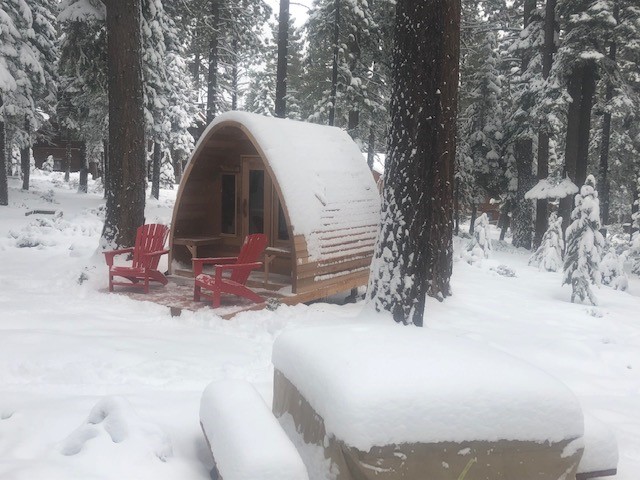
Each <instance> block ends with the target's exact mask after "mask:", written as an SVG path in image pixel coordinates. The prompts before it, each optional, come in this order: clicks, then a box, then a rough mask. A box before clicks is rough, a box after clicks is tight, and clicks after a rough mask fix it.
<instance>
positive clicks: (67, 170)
mask: <svg viewBox="0 0 640 480" xmlns="http://www.w3.org/2000/svg"><path fill="white" fill-rule="evenodd" d="M70 179H71V135H67V147H66V148H65V150H64V181H65V182H67V183H69V180H70Z"/></svg>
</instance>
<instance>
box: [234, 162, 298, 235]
mask: <svg viewBox="0 0 640 480" xmlns="http://www.w3.org/2000/svg"><path fill="white" fill-rule="evenodd" d="M241 205H242V233H243V235H242V237H243V238H244V236H246V235H250V234H252V233H264V234H266V235H267V237H268V238H269V245H282V246H284V245H287V244H288V240H289V232H288V228H287V222H286V218H285V216H284V212H283V211H282V205H281V204H280V200H279V198H278V193H277V191H276V189H275V187H274V185H273V182H272V181H271V178H270V177H269V174H268V172H267V171H266V170H265V168H264V164H263V163H262V161H261V159H260V157H248V156H243V157H242V199H241Z"/></svg>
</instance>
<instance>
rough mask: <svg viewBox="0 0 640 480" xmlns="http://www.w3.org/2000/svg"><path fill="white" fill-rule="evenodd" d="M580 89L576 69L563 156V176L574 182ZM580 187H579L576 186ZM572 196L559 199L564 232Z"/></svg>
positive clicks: (571, 79)
mask: <svg viewBox="0 0 640 480" xmlns="http://www.w3.org/2000/svg"><path fill="white" fill-rule="evenodd" d="M581 87H582V69H581V68H576V69H575V70H574V71H573V73H572V74H571V76H570V77H569V81H568V84H567V93H568V94H569V96H570V97H571V99H572V101H571V103H570V104H569V111H568V112H567V137H566V142H565V154H564V175H565V176H566V177H569V178H570V179H571V180H572V181H573V182H574V183H575V182H576V165H577V161H578V137H579V131H580V100H581ZM578 187H580V185H578ZM572 208H573V195H568V196H566V197H564V198H562V199H560V207H559V212H560V215H561V216H562V231H563V232H565V231H566V230H567V227H568V226H569V223H570V222H571V210H572Z"/></svg>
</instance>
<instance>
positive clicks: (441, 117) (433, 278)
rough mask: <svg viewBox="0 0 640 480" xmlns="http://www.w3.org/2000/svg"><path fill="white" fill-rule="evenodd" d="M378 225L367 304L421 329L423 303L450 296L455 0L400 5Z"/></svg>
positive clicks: (457, 44)
mask: <svg viewBox="0 0 640 480" xmlns="http://www.w3.org/2000/svg"><path fill="white" fill-rule="evenodd" d="M396 19H397V21H396V26H395V34H394V40H395V44H394V51H393V75H392V78H393V87H392V94H391V107H390V112H391V127H390V131H389V151H388V155H387V162H386V163H387V164H386V169H385V184H384V189H383V199H382V212H381V215H382V222H381V226H380V232H379V235H378V241H377V245H376V250H375V256H374V260H373V263H372V266H371V269H372V272H371V277H370V281H369V292H368V298H369V301H370V302H372V303H373V305H374V306H375V308H376V310H378V311H388V312H390V313H391V314H392V316H393V319H394V320H395V321H396V322H402V323H405V324H409V323H413V324H415V325H419V326H421V325H422V324H423V316H424V307H425V300H426V298H425V296H426V295H430V296H432V297H435V298H438V299H440V300H441V299H444V298H445V297H447V296H449V295H451V287H450V283H449V282H450V278H451V271H452V263H453V245H452V244H453V241H452V233H453V232H452V229H453V218H452V217H453V171H454V159H455V149H456V144H455V133H456V108H457V93H458V92H457V91H458V60H459V54H460V0H425V1H422V2H413V1H412V0H399V1H398V2H397V4H396Z"/></svg>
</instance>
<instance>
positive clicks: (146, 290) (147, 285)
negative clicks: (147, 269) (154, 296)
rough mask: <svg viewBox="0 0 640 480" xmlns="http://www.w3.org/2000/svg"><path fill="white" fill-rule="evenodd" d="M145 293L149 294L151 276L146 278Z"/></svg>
mask: <svg viewBox="0 0 640 480" xmlns="http://www.w3.org/2000/svg"><path fill="white" fill-rule="evenodd" d="M144 293H149V275H145V276H144Z"/></svg>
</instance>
